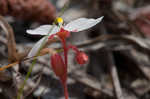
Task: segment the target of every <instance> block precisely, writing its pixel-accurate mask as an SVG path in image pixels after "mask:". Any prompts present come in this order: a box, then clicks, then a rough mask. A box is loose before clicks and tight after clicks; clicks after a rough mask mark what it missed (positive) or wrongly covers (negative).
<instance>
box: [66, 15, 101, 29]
mask: <svg viewBox="0 0 150 99" xmlns="http://www.w3.org/2000/svg"><path fill="white" fill-rule="evenodd" d="M102 19H103V16H102V17H100V18H97V19H88V18H79V19H77V20H74V21H71V22H70V23H68V24H67V25H66V26H65V27H64V29H65V30H68V31H74V32H79V31H82V30H86V29H88V28H91V27H93V26H95V25H96V24H98V23H99V22H101V20H102Z"/></svg>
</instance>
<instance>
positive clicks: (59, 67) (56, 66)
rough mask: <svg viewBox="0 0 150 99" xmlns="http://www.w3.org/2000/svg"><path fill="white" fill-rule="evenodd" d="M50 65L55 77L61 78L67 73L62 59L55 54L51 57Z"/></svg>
mask: <svg viewBox="0 0 150 99" xmlns="http://www.w3.org/2000/svg"><path fill="white" fill-rule="evenodd" d="M51 65H52V69H53V71H54V72H55V74H56V76H58V77H60V78H62V77H63V76H64V74H65V73H66V72H67V71H66V67H65V64H64V61H63V59H62V57H61V56H60V55H59V54H57V53H56V54H53V55H52V56H51Z"/></svg>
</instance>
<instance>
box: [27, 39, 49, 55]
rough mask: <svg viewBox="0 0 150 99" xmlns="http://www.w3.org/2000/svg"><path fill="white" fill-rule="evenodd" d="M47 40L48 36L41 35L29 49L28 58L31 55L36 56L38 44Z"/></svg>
mask: <svg viewBox="0 0 150 99" xmlns="http://www.w3.org/2000/svg"><path fill="white" fill-rule="evenodd" d="M44 40H46V42H47V40H48V38H47V39H46V37H43V38H41V39H40V40H39V41H38V42H37V43H36V44H35V45H34V46H33V47H32V49H31V50H30V52H29V54H28V56H27V57H28V58H29V57H33V56H36V54H37V52H38V51H39V50H40V46H41V45H42V44H43V41H44Z"/></svg>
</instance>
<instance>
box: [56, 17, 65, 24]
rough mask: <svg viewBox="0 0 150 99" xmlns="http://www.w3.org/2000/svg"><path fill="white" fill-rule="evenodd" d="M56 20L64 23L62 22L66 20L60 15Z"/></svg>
mask: <svg viewBox="0 0 150 99" xmlns="http://www.w3.org/2000/svg"><path fill="white" fill-rule="evenodd" d="M56 22H57V23H61V24H62V23H63V22H64V20H63V19H62V18H61V17H58V18H57V19H56Z"/></svg>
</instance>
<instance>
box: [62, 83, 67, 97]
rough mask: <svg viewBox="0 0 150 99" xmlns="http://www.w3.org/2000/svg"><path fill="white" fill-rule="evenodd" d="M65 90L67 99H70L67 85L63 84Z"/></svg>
mask: <svg viewBox="0 0 150 99" xmlns="http://www.w3.org/2000/svg"><path fill="white" fill-rule="evenodd" d="M62 84H63V88H64V94H65V99H68V88H67V84H66V83H62Z"/></svg>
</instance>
